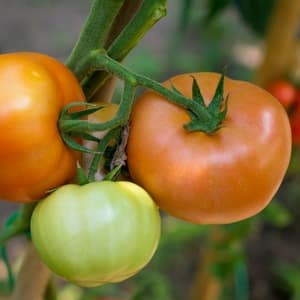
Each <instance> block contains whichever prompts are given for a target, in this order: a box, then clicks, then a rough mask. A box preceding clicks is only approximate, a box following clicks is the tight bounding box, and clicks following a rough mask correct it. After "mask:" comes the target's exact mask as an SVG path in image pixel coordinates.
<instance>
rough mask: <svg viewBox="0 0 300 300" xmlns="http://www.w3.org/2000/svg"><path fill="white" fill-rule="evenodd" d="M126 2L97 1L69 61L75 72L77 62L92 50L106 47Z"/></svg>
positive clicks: (117, 0) (119, 0) (120, 0)
mask: <svg viewBox="0 0 300 300" xmlns="http://www.w3.org/2000/svg"><path fill="white" fill-rule="evenodd" d="M123 3H124V0H95V1H94V4H93V5H92V8H91V11H90V14H89V17H88V18H87V21H86V23H85V26H84V27H83V30H82V32H81V34H80V37H79V39H78V41H77V44H76V46H75V48H74V49H73V51H72V53H71V55H70V57H69V58H68V60H67V63H66V64H67V66H68V67H69V68H70V69H71V70H73V69H74V68H75V66H76V64H77V62H78V61H79V60H80V59H82V57H84V56H85V55H86V54H87V53H89V52H90V51H91V50H96V49H100V48H102V47H103V46H104V44H105V41H106V38H107V36H108V34H109V31H110V29H111V27H112V25H113V22H114V20H115V18H116V16H117V14H118V12H119V10H120V8H121V7H122V5H123Z"/></svg>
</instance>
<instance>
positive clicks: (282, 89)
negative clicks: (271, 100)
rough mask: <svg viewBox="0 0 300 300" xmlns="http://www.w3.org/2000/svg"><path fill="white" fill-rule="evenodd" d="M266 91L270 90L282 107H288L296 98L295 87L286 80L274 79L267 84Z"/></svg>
mask: <svg viewBox="0 0 300 300" xmlns="http://www.w3.org/2000/svg"><path fill="white" fill-rule="evenodd" d="M267 91H268V92H270V93H271V94H272V95H273V96H274V97H275V98H276V99H277V100H278V101H279V102H280V103H281V104H282V105H283V107H284V108H289V107H290V106H291V105H292V104H293V103H294V102H295V98H296V88H295V87H294V85H293V84H292V83H290V82H289V81H287V80H283V79H278V80H274V81H273V82H271V83H270V84H269V85H268V86H267Z"/></svg>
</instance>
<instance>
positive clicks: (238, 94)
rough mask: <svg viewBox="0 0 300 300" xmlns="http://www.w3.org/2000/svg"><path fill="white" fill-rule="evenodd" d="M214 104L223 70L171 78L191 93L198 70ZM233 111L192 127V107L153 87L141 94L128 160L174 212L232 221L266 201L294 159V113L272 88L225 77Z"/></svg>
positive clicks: (143, 183) (206, 220) (145, 184)
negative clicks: (211, 127) (204, 127)
mask: <svg viewBox="0 0 300 300" xmlns="http://www.w3.org/2000/svg"><path fill="white" fill-rule="evenodd" d="M191 75H192V76H193V77H194V78H195V79H196V81H197V82H198V84H199V87H200V89H201V91H202V95H203V97H204V99H205V102H206V104H208V103H209V102H210V101H211V99H212V98H213V95H214V93H215V89H216V86H217V83H218V81H219V79H220V74H215V73H194V74H183V75H179V76H176V77H173V78H171V79H170V80H169V81H168V82H166V83H165V85H166V86H167V87H170V81H171V82H172V84H173V85H174V86H175V87H176V88H177V89H178V90H179V91H180V92H181V93H182V94H184V95H185V96H186V97H189V98H191V97H192V81H193V79H192V77H191ZM224 91H225V92H224V95H225V96H226V95H229V101H228V112H227V116H226V118H225V120H224V121H223V124H222V127H221V128H220V129H219V130H218V131H216V132H215V133H213V134H210V135H208V134H206V133H203V132H188V131H186V130H185V129H184V128H183V125H184V124H186V123H188V122H189V120H190V117H189V115H188V113H187V112H186V111H185V110H184V109H182V108H181V107H179V106H176V105H175V104H172V103H171V102H169V101H167V100H166V99H165V98H163V97H162V96H160V95H158V94H157V93H154V92H150V91H148V92H146V93H144V94H143V95H142V96H141V97H140V98H139V99H138V101H137V103H136V105H135V107H134V109H133V113H132V116H131V122H130V132H129V140H128V146H127V155H128V168H129V171H130V174H131V176H132V178H133V180H134V181H135V182H136V183H137V184H139V185H141V186H142V187H143V188H145V189H146V190H147V191H148V192H149V193H150V195H151V196H152V197H153V198H154V200H155V201H156V202H157V204H158V205H159V206H160V207H161V208H162V209H163V210H165V211H166V212H168V213H170V214H171V215H173V216H176V217H178V218H182V219H184V220H187V221H190V222H194V223H202V224H203V223H206V224H213V223H218V224H220V223H230V222H235V221H239V220H242V219H244V218H247V217H250V216H253V215H254V214H256V213H257V212H259V211H260V210H261V209H263V208H264V207H265V206H266V205H267V204H268V203H269V201H270V200H271V199H272V197H273V196H274V194H275V192H276V191H277V189H278V188H279V185H280V183H281V181H282V179H283V176H284V174H285V172H286V169H287V167H288V163H289V159H290V152H291V131H290V126H289V120H288V117H287V114H286V112H285V110H284V109H283V107H282V106H281V105H280V103H279V102H278V101H277V100H276V99H275V98H274V97H273V96H271V95H270V94H269V93H267V92H266V91H264V90H262V89H261V88H259V87H257V86H255V85H253V84H250V83H248V82H242V81H235V80H231V79H229V78H225V86H224Z"/></svg>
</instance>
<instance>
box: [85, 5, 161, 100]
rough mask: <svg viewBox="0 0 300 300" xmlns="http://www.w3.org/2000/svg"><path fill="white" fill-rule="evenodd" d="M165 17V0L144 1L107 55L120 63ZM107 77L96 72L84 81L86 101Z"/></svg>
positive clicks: (107, 75)
mask: <svg viewBox="0 0 300 300" xmlns="http://www.w3.org/2000/svg"><path fill="white" fill-rule="evenodd" d="M165 15H166V0H144V2H143V4H142V6H141V8H140V9H139V10H138V12H137V13H136V15H135V16H134V17H133V19H132V20H131V21H130V22H129V24H128V25H127V26H126V27H125V28H124V30H123V31H122V32H121V33H120V35H119V36H118V37H117V38H116V39H115V40H114V42H113V43H112V44H111V45H110V47H109V48H108V50H107V52H108V55H109V56H110V57H112V58H113V59H115V60H117V61H122V60H123V59H124V58H125V57H126V56H127V54H128V53H129V52H130V50H131V49H132V48H133V47H135V46H136V44H137V43H138V42H139V41H140V40H141V39H142V38H143V37H144V35H145V33H146V32H147V31H148V30H149V29H150V28H151V27H152V26H153V25H154V24H155V23H156V22H158V21H159V20H160V19H161V18H163V17H164V16H165ZM109 76H110V75H109V74H108V73H106V72H103V71H102V72H101V71H97V72H95V73H94V74H92V76H91V77H89V78H88V79H87V80H85V81H84V83H83V89H84V91H85V94H86V96H87V98H88V99H90V98H91V97H92V96H93V95H94V94H95V92H96V91H97V90H98V89H99V88H100V87H102V85H103V84H104V83H105V81H106V80H107V79H108V78H109Z"/></svg>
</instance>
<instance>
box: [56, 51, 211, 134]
mask: <svg viewBox="0 0 300 300" xmlns="http://www.w3.org/2000/svg"><path fill="white" fill-rule="evenodd" d="M94 70H105V71H106V72H108V73H111V74H114V75H115V76H117V77H119V78H120V79H122V80H124V81H125V88H124V94H123V100H122V102H121V104H120V107H119V110H118V113H117V115H116V116H115V117H114V118H113V119H112V120H109V121H107V122H104V123H99V124H95V123H89V122H88V121H85V120H72V119H69V120H68V119H64V118H61V119H60V121H59V127H60V130H61V132H62V133H67V132H70V131H84V132H88V131H90V132H91V131H103V130H106V129H112V128H115V127H117V126H120V125H125V124H126V123H127V121H128V118H129V115H130V111H131V107H132V104H133V96H134V88H135V87H136V86H137V85H141V86H144V87H147V88H149V89H152V90H154V91H155V92H157V93H159V94H160V95H162V96H163V97H165V98H167V99H168V100H170V101H171V102H173V103H175V104H177V105H179V106H181V107H183V108H185V109H187V110H189V111H191V112H192V113H194V115H195V116H197V117H198V118H199V119H200V120H201V121H202V122H203V123H205V122H210V121H212V115H211V114H210V113H209V111H208V110H207V109H206V108H205V107H204V106H203V105H201V104H199V103H198V102H197V101H191V100H190V99H187V98H185V97H184V96H183V95H181V94H180V93H178V92H176V91H173V90H170V89H168V88H166V87H165V86H163V85H161V84H159V83H158V82H156V81H154V80H152V79H150V78H148V77H146V76H143V75H139V74H136V73H134V72H132V71H130V70H129V69H127V68H126V67H124V66H123V65H122V64H120V63H118V62H117V61H115V60H113V59H112V58H110V57H109V56H107V55H106V54H105V52H104V50H99V51H92V52H91V53H90V55H89V56H88V57H86V58H84V59H83V60H81V62H79V63H78V64H77V66H76V68H75V69H74V73H75V74H76V76H77V78H79V80H81V79H83V78H85V76H87V75H88V74H90V73H92V72H93V71H94ZM129 86H131V88H129ZM126 93H127V94H130V97H132V98H131V100H129V96H128V95H127V94H126Z"/></svg>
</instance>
